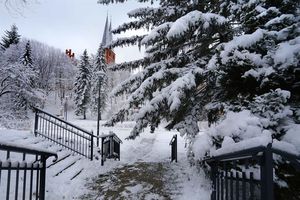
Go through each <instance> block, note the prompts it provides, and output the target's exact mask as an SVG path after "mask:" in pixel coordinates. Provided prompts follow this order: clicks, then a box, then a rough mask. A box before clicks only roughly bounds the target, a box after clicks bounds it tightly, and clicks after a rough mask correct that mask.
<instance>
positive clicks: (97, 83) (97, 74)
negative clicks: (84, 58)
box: [90, 45, 108, 119]
mask: <svg viewBox="0 0 300 200" xmlns="http://www.w3.org/2000/svg"><path fill="white" fill-rule="evenodd" d="M91 80H92V81H91V104H90V106H91V111H92V113H94V114H96V113H97V112H98V98H99V89H100V119H101V113H102V112H103V111H104V109H105V107H106V104H107V93H108V91H107V80H108V78H107V64H106V61H105V57H104V48H103V46H102V45H100V46H99V48H98V51H97V55H96V57H95V60H94V65H93V69H92V79H91Z"/></svg>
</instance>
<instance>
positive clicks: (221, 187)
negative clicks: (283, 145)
mask: <svg viewBox="0 0 300 200" xmlns="http://www.w3.org/2000/svg"><path fill="white" fill-rule="evenodd" d="M277 161H281V163H283V164H282V166H281V167H280V166H278V165H277V167H275V165H274V162H277ZM201 163H202V164H203V165H206V164H207V165H209V166H210V172H211V177H210V178H211V180H212V184H213V191H212V194H211V200H223V199H226V200H227V199H235V200H240V199H243V200H244V199H250V200H252V199H253V200H254V199H262V200H274V199H299V197H300V191H299V190H300V188H299V177H300V173H299V172H300V156H299V155H294V154H291V153H288V152H285V151H282V150H279V149H276V148H272V144H269V145H268V146H267V147H265V146H259V147H254V148H249V149H245V150H241V151H237V152H232V153H227V154H223V155H218V156H215V157H209V158H206V159H204V160H202V161H201ZM287 169H288V172H287ZM283 172H284V173H283ZM285 173H286V174H289V175H288V176H286V174H285ZM275 174H276V176H275V177H276V179H277V180H275V179H274V175H275ZM279 179H281V183H283V182H285V183H287V186H288V187H283V188H280V187H278V186H277V185H276V184H274V181H277V182H278V181H279ZM290 183H291V184H290ZM275 189H276V190H275ZM287 197H289V198H287Z"/></svg>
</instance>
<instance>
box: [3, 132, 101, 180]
mask: <svg viewBox="0 0 300 200" xmlns="http://www.w3.org/2000/svg"><path fill="white" fill-rule="evenodd" d="M9 142H13V143H16V144H17V143H22V145H25V146H29V147H33V148H41V149H44V150H49V151H52V152H56V153H57V155H58V158H57V160H55V161H54V162H53V159H51V158H50V159H48V160H47V166H46V167H47V173H48V175H50V176H51V177H53V178H56V177H59V176H64V177H65V178H67V179H68V180H70V181H72V180H74V179H76V178H78V177H80V175H81V174H82V172H84V170H85V169H84V168H83V167H82V166H81V163H80V162H91V160H90V159H88V158H85V157H83V156H80V155H77V154H76V153H73V152H72V151H70V150H67V149H65V148H63V147H61V146H59V145H57V144H55V143H53V142H51V141H49V140H47V139H45V138H43V137H35V136H34V135H32V136H26V137H23V138H19V139H15V140H12V141H9ZM96 153H97V151H96ZM96 155H97V154H96ZM97 156H98V155H97Z"/></svg>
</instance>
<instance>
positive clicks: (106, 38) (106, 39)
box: [101, 16, 112, 47]
mask: <svg viewBox="0 0 300 200" xmlns="http://www.w3.org/2000/svg"><path fill="white" fill-rule="evenodd" d="M111 42H112V32H111V22H109V21H108V16H107V17H106V22H105V27H104V32H103V36H102V42H101V44H102V45H103V46H104V47H105V46H108V45H110V44H111Z"/></svg>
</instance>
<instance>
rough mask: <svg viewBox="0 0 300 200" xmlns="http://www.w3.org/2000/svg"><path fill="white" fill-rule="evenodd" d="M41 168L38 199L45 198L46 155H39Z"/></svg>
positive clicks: (42, 199)
mask: <svg viewBox="0 0 300 200" xmlns="http://www.w3.org/2000/svg"><path fill="white" fill-rule="evenodd" d="M41 162H42V165H43V166H42V168H41V174H40V194H39V197H40V200H45V188H46V157H45V156H44V155H42V156H41Z"/></svg>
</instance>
